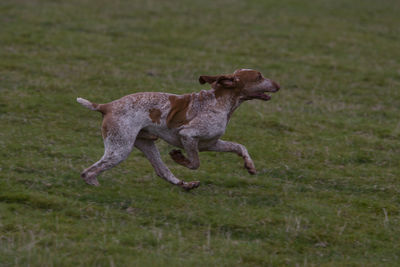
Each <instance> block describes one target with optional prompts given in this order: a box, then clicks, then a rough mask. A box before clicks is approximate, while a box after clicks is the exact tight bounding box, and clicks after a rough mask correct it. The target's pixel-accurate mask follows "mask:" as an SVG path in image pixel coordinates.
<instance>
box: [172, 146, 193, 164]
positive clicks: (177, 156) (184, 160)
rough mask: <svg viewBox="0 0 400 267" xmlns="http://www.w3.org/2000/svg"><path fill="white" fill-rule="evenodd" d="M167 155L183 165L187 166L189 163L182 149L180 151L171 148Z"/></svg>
mask: <svg viewBox="0 0 400 267" xmlns="http://www.w3.org/2000/svg"><path fill="white" fill-rule="evenodd" d="M169 155H170V156H171V158H172V159H173V160H174V161H175V162H176V163H178V164H181V165H183V166H187V165H188V164H189V163H190V162H189V160H188V159H187V158H186V157H185V156H184V155H183V154H182V151H180V150H179V149H173V150H171V152H169Z"/></svg>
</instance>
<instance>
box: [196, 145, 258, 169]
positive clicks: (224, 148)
mask: <svg viewBox="0 0 400 267" xmlns="http://www.w3.org/2000/svg"><path fill="white" fill-rule="evenodd" d="M204 150H205V151H219V152H233V153H236V154H237V155H239V156H241V157H242V158H243V160H244V167H245V168H246V169H247V171H248V172H249V173H250V174H256V167H255V166H254V163H253V160H252V159H251V157H250V155H249V152H248V151H247V149H246V147H245V146H244V145H241V144H238V143H234V142H229V141H223V140H218V141H217V142H216V143H215V144H213V145H212V146H210V147H208V148H206V149H204ZM202 151H203V150H202Z"/></svg>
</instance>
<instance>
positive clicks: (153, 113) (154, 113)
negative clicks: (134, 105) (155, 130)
mask: <svg viewBox="0 0 400 267" xmlns="http://www.w3.org/2000/svg"><path fill="white" fill-rule="evenodd" d="M149 116H150V119H151V121H152V122H154V123H158V124H160V118H161V110H159V109H156V108H153V109H150V110H149Z"/></svg>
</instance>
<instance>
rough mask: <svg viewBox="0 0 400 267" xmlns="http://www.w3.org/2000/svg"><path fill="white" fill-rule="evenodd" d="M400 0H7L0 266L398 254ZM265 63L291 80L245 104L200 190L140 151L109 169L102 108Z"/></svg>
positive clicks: (362, 260)
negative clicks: (91, 181) (242, 151)
mask: <svg viewBox="0 0 400 267" xmlns="http://www.w3.org/2000/svg"><path fill="white" fill-rule="evenodd" d="M399 14H400V2H399V1H396V0H382V1H373V0H363V1H362V0H351V1H348V0H338V1H328V0H312V1H294V0H284V1H272V0H270V1H268V0H265V1H261V0H258V1H257V0H254V1H239V0H232V1H228V0H214V1H211V0H203V1H187V0H178V1H162V0H146V1H122V0H121V1H105V0H101V1H94V0H84V1H77V0H71V1H34V0H32V1H28V0H25V1H24V0H17V1H14V0H2V1H1V2H0V266H73V265H75V266H153V265H154V266H164V265H168V266H206V265H209V266H266V265H270V266H282V265H287V266H396V265H397V266H399V265H400V264H399V262H400V241H399V236H400V198H399V193H400V181H399V177H400V167H399V165H400V120H399V117H400V116H399V115H400V49H399V48H400V46H399V44H400V16H399ZM237 68H254V69H258V70H260V71H262V72H263V73H264V74H265V75H266V76H267V77H270V78H272V79H274V80H276V81H278V82H279V83H280V84H281V86H282V89H281V90H280V92H279V93H277V94H275V95H273V97H272V100H271V101H269V102H262V101H257V100H255V101H253V102H247V103H245V104H243V105H242V106H241V107H240V108H239V109H238V110H237V111H236V113H235V114H234V115H233V118H232V120H231V122H230V124H229V127H228V129H227V132H226V135H225V137H224V139H226V140H232V141H236V142H240V143H242V144H244V145H246V146H247V148H248V150H249V152H250V154H251V155H252V157H253V159H254V161H255V164H256V167H257V169H258V174H257V175H255V176H250V175H249V174H248V173H247V171H246V170H245V169H244V168H243V166H242V164H243V162H242V160H241V159H240V158H239V157H237V156H236V155H232V154H222V153H211V152H204V153H202V154H201V155H200V157H201V167H200V169H199V170H197V171H191V170H188V169H185V168H184V167H181V166H177V165H176V164H175V163H174V162H172V160H171V159H170V158H169V157H168V151H169V150H170V149H171V148H172V147H171V146H169V145H167V144H165V143H163V142H158V143H157V145H158V147H159V149H160V151H161V152H162V154H163V158H164V160H165V162H166V163H167V165H168V166H169V167H170V168H171V170H172V171H173V173H174V174H175V175H176V176H177V177H179V178H182V179H185V180H200V181H201V186H200V187H199V188H198V189H196V190H194V191H191V192H189V193H187V192H183V191H182V190H180V189H179V188H177V187H174V186H171V185H170V184H168V183H166V182H165V181H163V180H162V179H160V178H159V177H157V176H156V174H155V172H154V171H153V169H152V167H151V166H150V164H149V163H148V161H147V160H146V159H145V158H144V157H143V156H142V155H141V153H139V152H138V151H136V150H135V151H133V152H132V154H131V155H130V157H129V159H128V160H127V161H125V162H124V163H122V164H121V165H119V166H118V167H116V168H114V169H112V170H110V171H108V172H105V173H103V174H102V175H101V176H100V177H99V182H100V183H101V186H100V187H98V188H95V187H90V186H87V185H85V184H84V182H83V181H82V180H81V179H80V177H79V174H80V172H81V171H82V170H83V169H84V168H86V167H88V166H89V165H91V164H92V163H93V162H95V161H97V160H98V159H99V158H100V157H101V156H102V153H103V145H102V139H101V133H100V130H99V129H100V124H101V116H100V115H99V114H98V113H96V112H91V111H88V110H87V109H85V108H83V107H82V106H80V105H79V104H78V103H76V101H75V99H76V97H78V96H79V97H84V98H87V99H90V100H92V101H94V102H99V103H102V102H108V101H110V100H113V99H117V98H119V97H121V96H123V95H126V94H130V93H134V92H140V91H163V92H171V93H188V92H193V91H199V90H201V89H206V87H205V86H201V85H200V84H198V81H197V79H198V76H199V75H215V74H221V73H229V72H232V71H234V70H235V69H237Z"/></svg>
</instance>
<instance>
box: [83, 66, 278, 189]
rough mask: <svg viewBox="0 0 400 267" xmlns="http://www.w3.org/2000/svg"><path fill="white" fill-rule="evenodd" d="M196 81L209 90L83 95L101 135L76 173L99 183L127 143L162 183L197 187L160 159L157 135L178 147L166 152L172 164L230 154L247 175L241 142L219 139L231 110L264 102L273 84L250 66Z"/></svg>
mask: <svg viewBox="0 0 400 267" xmlns="http://www.w3.org/2000/svg"><path fill="white" fill-rule="evenodd" d="M199 82H200V83H201V84H205V83H209V84H211V87H212V89H211V90H207V91H206V90H202V91H200V92H198V93H192V94H185V95H175V94H168V93H155V92H144V93H136V94H131V95H127V96H124V97H122V98H120V99H118V100H115V101H112V102H110V103H107V104H95V103H92V102H90V101H88V100H85V99H83V98H77V101H78V102H79V103H80V104H82V105H83V106H85V107H87V108H89V109H91V110H96V111H99V112H101V113H102V114H103V124H102V136H103V139H104V147H105V151H104V155H103V157H102V158H101V159H100V160H99V161H97V162H96V163H94V164H93V165H92V166H90V167H89V168H87V169H85V170H84V171H83V172H82V174H81V176H82V178H83V179H84V180H85V182H86V183H88V184H90V185H99V183H98V181H97V178H96V177H97V176H98V175H99V174H100V173H101V172H103V171H105V170H108V169H110V168H112V167H114V166H115V165H117V164H118V163H120V162H122V161H123V160H125V159H126V158H127V157H128V155H129V153H130V152H131V151H132V149H133V147H136V148H138V149H139V150H140V151H142V152H143V153H144V155H145V156H146V158H147V159H148V160H149V161H150V163H151V164H152V166H153V167H154V169H155V171H156V173H157V175H158V176H160V177H161V178H163V179H165V180H167V181H168V182H170V183H172V184H175V185H178V186H180V187H182V188H184V189H186V190H190V189H193V188H196V187H198V186H199V182H198V181H193V182H185V181H183V180H180V179H178V178H176V177H175V176H174V175H173V174H172V172H171V171H170V170H169V169H168V167H167V166H166V165H165V164H164V162H163V161H162V160H161V156H160V153H159V151H158V149H157V147H156V145H155V144H154V141H155V140H157V139H158V138H161V139H163V140H164V141H166V142H167V143H169V144H171V145H173V146H176V147H179V148H183V149H184V150H185V151H186V155H187V156H186V157H185V156H184V155H183V154H182V152H181V150H172V151H171V152H170V153H169V154H170V156H171V158H172V159H173V160H174V161H175V162H176V163H178V164H181V165H183V166H185V167H188V168H190V169H197V168H198V167H199V166H200V162H199V156H198V152H199V151H220V152H234V153H236V154H238V155H239V156H241V157H243V159H244V163H245V164H244V165H245V167H246V169H247V170H248V172H249V173H250V174H255V173H256V169H255V167H254V163H253V161H252V159H251V158H250V155H249V153H248V152H247V149H246V147H245V146H243V145H241V144H238V143H234V142H228V141H223V140H221V139H220V137H221V136H222V135H223V134H224V133H225V129H226V126H227V124H228V122H229V119H230V116H231V115H232V113H233V111H234V110H235V109H236V108H237V107H238V106H239V105H240V104H241V103H242V102H243V101H245V100H251V99H261V100H264V101H266V100H269V99H270V96H269V95H267V94H265V92H276V91H278V90H279V85H278V84H277V83H276V82H274V81H272V80H270V79H267V78H264V77H263V76H262V74H261V73H260V72H258V71H255V70H250V69H240V70H236V71H235V72H234V73H233V74H228V75H217V76H200V78H199Z"/></svg>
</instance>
